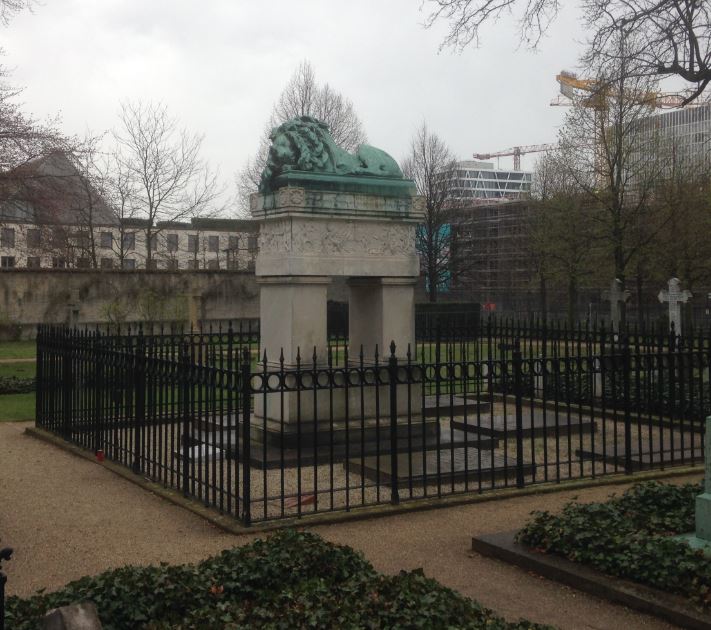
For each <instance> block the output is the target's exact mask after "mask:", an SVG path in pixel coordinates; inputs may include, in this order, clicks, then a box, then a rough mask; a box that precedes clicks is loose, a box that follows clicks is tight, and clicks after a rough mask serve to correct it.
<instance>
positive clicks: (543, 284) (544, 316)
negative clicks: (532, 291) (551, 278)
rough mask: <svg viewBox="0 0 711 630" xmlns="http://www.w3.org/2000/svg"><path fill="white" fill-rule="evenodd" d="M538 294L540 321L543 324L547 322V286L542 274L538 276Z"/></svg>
mask: <svg viewBox="0 0 711 630" xmlns="http://www.w3.org/2000/svg"><path fill="white" fill-rule="evenodd" d="M540 294H541V319H543V323H546V322H547V321H548V284H547V282H546V277H545V275H544V274H540Z"/></svg>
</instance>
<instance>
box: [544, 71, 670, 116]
mask: <svg viewBox="0 0 711 630" xmlns="http://www.w3.org/2000/svg"><path fill="white" fill-rule="evenodd" d="M555 80H556V81H558V84H559V85H560V95H561V96H563V97H564V98H563V99H561V98H560V96H559V97H558V98H555V99H553V100H552V101H551V105H561V106H568V105H572V104H573V100H577V99H580V96H581V94H580V93H581V92H584V93H586V94H589V96H584V97H583V98H582V99H581V101H580V102H582V104H583V105H585V106H586V107H594V108H595V109H605V108H606V107H607V100H608V98H609V92H608V90H607V89H605V88H604V87H600V84H599V82H598V81H596V80H595V79H580V78H578V75H577V74H575V73H574V72H568V71H566V70H562V71H561V72H560V74H558V75H557V76H556V78H555ZM628 96H629V97H630V98H632V99H634V100H635V101H636V102H639V103H645V104H647V105H649V106H650V107H656V108H659V109H676V108H678V107H682V106H683V104H684V94H679V93H673V92H637V93H635V92H631V93H630V94H629V95H628Z"/></svg>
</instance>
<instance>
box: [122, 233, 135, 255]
mask: <svg viewBox="0 0 711 630" xmlns="http://www.w3.org/2000/svg"><path fill="white" fill-rule="evenodd" d="M122 242H123V250H124V251H132V250H134V249H136V234H135V232H129V233H128V234H124V235H123V240H122Z"/></svg>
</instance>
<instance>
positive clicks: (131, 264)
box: [121, 258, 136, 269]
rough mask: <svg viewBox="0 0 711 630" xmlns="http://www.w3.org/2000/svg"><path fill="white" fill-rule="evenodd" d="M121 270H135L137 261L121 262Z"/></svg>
mask: <svg viewBox="0 0 711 630" xmlns="http://www.w3.org/2000/svg"><path fill="white" fill-rule="evenodd" d="M121 268H122V269H135V268H136V261H135V259H133V258H124V259H123V260H122V261H121Z"/></svg>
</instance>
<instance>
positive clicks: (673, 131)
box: [637, 103, 711, 167]
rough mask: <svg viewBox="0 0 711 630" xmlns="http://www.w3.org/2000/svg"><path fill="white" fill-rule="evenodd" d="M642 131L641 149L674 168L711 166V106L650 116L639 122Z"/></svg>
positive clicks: (638, 141) (640, 138)
mask: <svg viewBox="0 0 711 630" xmlns="http://www.w3.org/2000/svg"><path fill="white" fill-rule="evenodd" d="M638 130H639V134H640V137H639V138H638V140H637V143H638V146H639V147H640V148H641V149H642V150H643V151H645V152H647V153H648V154H657V156H658V157H660V158H661V159H663V160H664V161H666V162H667V163H668V164H670V165H671V164H676V166H677V167H678V166H681V167H690V166H692V165H697V166H698V165H708V164H709V163H711V103H704V104H702V105H698V106H693V107H687V108H685V109H678V110H674V111H670V112H664V113H662V114H657V115H655V116H649V117H647V118H644V119H643V120H640V121H639V123H638Z"/></svg>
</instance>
